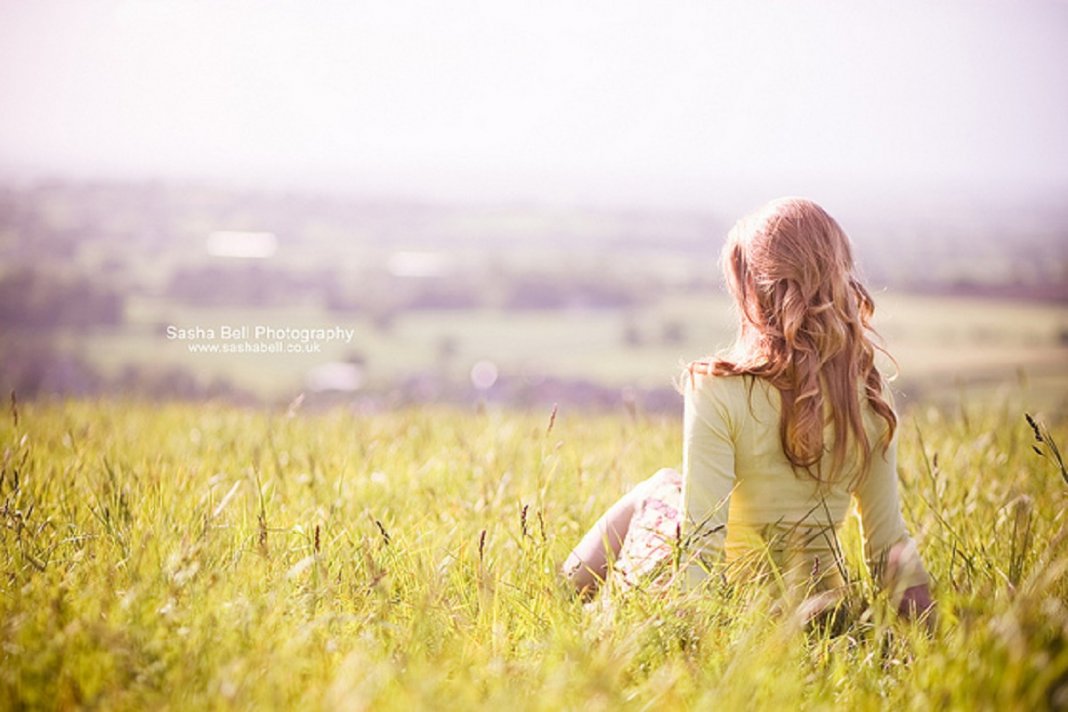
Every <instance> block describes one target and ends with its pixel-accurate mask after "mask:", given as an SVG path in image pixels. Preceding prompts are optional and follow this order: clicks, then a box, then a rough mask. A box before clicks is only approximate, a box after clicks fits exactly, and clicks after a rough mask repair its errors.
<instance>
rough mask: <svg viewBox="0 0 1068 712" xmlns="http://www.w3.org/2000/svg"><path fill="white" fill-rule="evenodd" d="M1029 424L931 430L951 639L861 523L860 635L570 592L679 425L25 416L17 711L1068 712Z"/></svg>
mask: <svg viewBox="0 0 1068 712" xmlns="http://www.w3.org/2000/svg"><path fill="white" fill-rule="evenodd" d="M1028 407H1030V406H1029V404H1028V403H1026V402H1023V401H1022V400H1021V399H1020V396H1019V395H1018V394H1015V395H1012V394H1010V396H1009V397H1007V398H1005V399H1004V400H1002V401H1000V402H997V401H992V402H984V403H983V404H982V405H981V406H970V405H969V404H968V403H965V404H964V405H963V406H962V407H960V408H957V409H954V410H952V411H943V410H937V409H934V408H921V407H916V408H912V409H911V411H910V412H909V413H907V414H906V415H905V417H904V418H903V422H902V431H901V451H900V463H901V482H902V488H903V497H904V509H905V517H906V521H907V522H908V523H909V525H910V527H911V529H912V531H913V533H914V535H915V536H916V537H917V539H918V540H919V542H920V548H921V551H922V553H923V555H924V557H925V559H926V561H927V563H928V566H929V569H930V571H931V573H932V575H933V578H934V579H935V595H936V598H937V601H938V610H939V618H938V622H937V625H936V627H935V629H934V631H933V632H932V633H931V634H930V635H928V634H926V633H925V632H924V629H923V628H922V627H919V626H914V625H910V624H906V623H904V622H902V621H899V620H896V619H895V618H894V617H893V616H890V615H888V611H887V605H886V601H885V600H884V599H883V598H882V597H881V595H880V594H879V593H878V592H876V591H874V590H873V589H872V587H871V585H870V579H869V578H867V577H866V575H865V573H864V571H863V570H862V569H861V568H859V567H858V566H857V563H856V562H857V560H858V557H857V554H856V552H857V550H858V542H857V532H856V526H855V523H854V522H852V521H851V522H850V523H849V524H848V525H847V527H846V528H845V531H844V532H843V533H842V538H843V543H844V549H845V551H846V552H847V555H848V556H849V558H850V561H849V566H850V570H851V571H852V572H853V575H854V577H853V578H854V582H855V583H854V591H853V595H852V599H851V608H850V610H851V615H850V616H849V618H848V620H847V622H846V625H845V627H844V630H842V631H836V633H837V634H833V635H832V634H831V633H830V632H828V631H825V630H823V631H821V630H811V631H805V630H803V629H801V628H800V627H798V626H796V625H793V624H792V623H791V622H790V620H789V618H782V617H777V616H775V615H773V614H772V613H771V606H770V604H769V602H768V599H767V597H766V596H764V595H763V592H762V591H759V590H750V591H734V592H731V591H728V590H719V589H717V590H714V591H712V592H711V593H709V594H708V595H705V596H702V597H700V598H694V597H688V596H686V595H684V594H681V593H672V592H669V593H667V594H666V595H661V596H656V595H651V594H650V595H631V596H625V595H622V594H619V593H618V592H609V593H608V594H607V595H606V596H605V597H604V598H602V599H599V600H598V601H597V602H595V603H593V604H588V605H584V604H583V603H582V602H581V601H579V600H576V599H575V598H574V597H573V596H571V595H569V593H568V591H567V590H566V589H565V587H563V586H562V585H561V583H560V581H559V579H558V577H557V575H556V570H557V567H558V565H559V562H560V561H562V559H563V557H564V556H565V555H566V553H567V551H568V550H569V549H570V547H571V546H572V545H573V544H574V543H575V542H576V541H577V538H578V537H579V536H580V534H581V533H582V531H584V530H585V528H586V527H588V526H589V525H590V524H592V523H593V521H594V520H595V519H596V518H597V516H598V515H599V514H600V512H601V510H602V509H603V508H604V507H606V506H607V505H608V504H610V503H611V501H613V500H614V499H615V498H616V497H617V496H618V495H619V494H620V493H622V492H623V491H624V489H625V488H626V487H627V486H628V485H631V484H634V483H636V482H637V481H639V480H640V479H642V478H644V477H646V476H648V475H649V474H651V473H652V472H653V471H655V470H656V469H657V468H659V467H661V466H678V465H679V461H680V457H681V456H680V435H681V433H680V424H679V423H678V422H677V421H676V420H674V419H660V418H657V417H645V416H641V415H640V414H639V415H638V416H637V417H628V416H626V415H623V414H621V415H619V416H608V415H588V414H584V413H580V412H569V411H567V410H566V409H562V410H561V412H560V413H559V416H558V417H557V418H556V419H555V422H554V424H553V425H552V428H551V430H550V429H549V418H548V415H549V414H548V413H538V414H523V413H516V412H511V411H496V410H493V409H490V410H488V411H483V412H478V413H476V412H467V411H458V410H449V409H439V408H426V409H419V410H408V411H400V412H394V413H386V414H381V415H376V416H373V417H370V416H368V417H364V416H355V415H352V414H349V413H346V412H343V411H340V410H335V411H331V412H328V413H321V414H315V415H309V414H304V413H302V412H299V411H298V412H296V413H285V412H284V411H252V410H238V409H230V408H226V407H221V406H213V405H201V406H188V405H186V406H178V405H174V406H155V405H142V404H137V403H127V402H120V401H103V402H98V403H87V402H67V403H55V404H52V405H49V404H39V405H30V406H26V407H20V408H19V410H18V414H17V418H16V417H14V414H13V413H12V414H8V415H7V416H6V417H5V418H4V419H3V422H2V424H0V443H2V450H3V465H2V471H0V521H2V523H3V527H2V528H0V560H2V561H3V578H2V580H0V661H2V664H0V708H4V709H34V708H48V709H52V708H60V709H66V708H74V707H83V706H84V707H94V708H105V709H231V708H233V709H264V708H267V709H331V710H335V709H353V710H362V709H374V710H380V709H386V710H390V709H396V710H410V709H420V708H430V709H478V708H490V709H501V708H507V709H510V710H517V711H518V710H558V709H576V710H577V709H581V710H591V709H592V710H617V709H633V710H653V709H690V708H692V709H710V708H713V707H715V708H717V709H776V710H778V709H794V708H798V707H802V708H806V709H822V708H828V709H829V708H833V709H862V710H863V709H917V710H929V709H946V708H951V709H992V710H993V709H996V710H1038V709H1045V708H1066V707H1068V645H1066V643H1068V519H1066V514H1065V504H1066V502H1068V481H1066V480H1065V479H1063V478H1062V471H1061V470H1060V469H1059V468H1058V466H1057V464H1056V461H1055V459H1054V458H1053V456H1052V452H1051V450H1050V447H1049V446H1048V445H1047V444H1046V443H1043V442H1036V440H1035V436H1034V434H1033V433H1032V431H1031V429H1030V428H1029V426H1028V425H1027V423H1026V422H1025V420H1024V415H1023V413H1024V410H1025V408H1028ZM1050 425H1051V426H1052V431H1053V439H1054V440H1055V441H1056V442H1058V443H1060V444H1062V445H1063V444H1064V443H1065V442H1068V424H1066V423H1065V422H1058V423H1050ZM1033 446H1035V447H1038V448H1039V452H1041V453H1043V455H1041V456H1040V455H1039V454H1037V453H1036V452H1035V451H1034V450H1033V449H1032V447H1033Z"/></svg>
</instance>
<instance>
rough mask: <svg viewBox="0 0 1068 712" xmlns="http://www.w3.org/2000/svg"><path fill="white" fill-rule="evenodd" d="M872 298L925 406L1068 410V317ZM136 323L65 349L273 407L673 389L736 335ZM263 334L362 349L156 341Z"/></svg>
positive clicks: (504, 319) (446, 321) (663, 308)
mask: <svg viewBox="0 0 1068 712" xmlns="http://www.w3.org/2000/svg"><path fill="white" fill-rule="evenodd" d="M876 299H877V305H878V312H877V317H876V326H877V328H878V329H879V331H880V333H881V334H882V336H883V337H884V339H885V342H886V345H887V347H888V348H889V349H890V351H891V352H892V353H893V354H894V355H895V357H896V358H897V361H898V364H899V367H900V376H901V383H902V384H903V385H905V386H907V387H908V388H913V389H918V390H922V391H923V392H924V393H925V394H931V393H935V392H943V391H947V390H948V391H950V392H956V391H958V390H959V389H960V388H961V387H967V388H969V389H975V390H976V392H989V391H991V390H992V389H996V388H997V387H998V385H999V384H1006V383H1007V384H1016V383H1017V382H1019V381H1020V378H1021V377H1024V378H1025V379H1026V382H1027V383H1028V384H1029V385H1030V387H1032V388H1033V389H1034V390H1035V391H1036V392H1037V393H1038V394H1039V395H1040V397H1041V398H1043V399H1044V400H1045V401H1046V404H1047V405H1048V406H1050V407H1053V406H1058V405H1063V394H1065V390H1064V386H1065V383H1066V381H1068V309H1066V308H1065V307H1064V306H1063V305H1057V304H1040V303H1026V302H1008V301H1006V302H999V301H994V300H987V299H961V298H947V297H928V296H909V295H898V294H880V295H876ZM128 322H129V323H128V325H127V326H126V327H124V328H122V329H121V330H119V331H117V332H98V333H92V334H90V335H88V336H82V335H78V334H73V333H68V334H67V335H66V336H65V338H64V341H63V343H64V345H65V348H67V349H70V350H71V351H77V352H81V353H85V354H87V355H88V357H89V359H90V360H91V361H92V362H93V363H95V364H96V365H97V366H98V367H100V368H101V369H102V370H104V371H106V372H111V373H115V372H118V371H119V370H120V369H121V367H122V365H123V364H125V363H131V362H132V363H138V364H142V365H145V366H149V367H154V368H158V367H161V366H165V365H177V366H182V367H185V368H187V369H189V370H190V371H191V372H193V373H194V374H196V376H197V377H198V378H201V379H203V380H205V381H208V380H211V379H213V378H216V377H222V378H226V379H228V380H230V381H231V382H233V383H234V384H235V385H238V386H240V387H242V388H246V389H249V390H252V391H254V392H256V393H259V394H261V395H263V396H265V397H268V398H275V397H277V398H285V397H288V396H292V395H293V394H295V393H297V392H300V391H301V390H302V389H303V388H304V384H303V379H304V376H305V374H306V372H307V370H308V369H309V368H311V367H313V366H315V365H317V364H319V363H322V362H324V361H329V360H333V359H345V358H349V357H358V358H360V359H362V360H363V362H364V364H365V368H366V376H367V384H368V386H369V387H383V386H386V385H388V384H389V383H392V382H394V381H395V379H397V378H400V377H402V376H405V375H410V374H415V373H419V372H426V373H432V374H440V375H442V376H445V377H448V378H451V379H455V380H459V381H465V380H466V379H467V378H468V373H469V371H470V369H471V366H472V364H474V363H475V362H476V361H478V360H482V359H487V360H490V361H492V362H494V363H495V364H496V365H497V367H498V370H499V372H500V374H501V378H502V379H503V378H510V377H524V378H529V377H539V376H545V375H548V376H561V377H567V378H580V379H588V380H590V381H593V382H596V383H601V384H608V385H614V386H624V385H631V386H637V387H642V388H655V387H664V386H668V385H670V379H671V377H672V376H673V375H674V374H675V373H676V369H677V365H678V363H679V362H680V361H683V360H688V359H691V358H694V357H697V356H700V355H703V354H707V353H709V352H711V351H714V350H716V349H717V348H719V347H721V346H724V345H726V344H728V343H729V342H730V340H731V338H732V336H733V330H734V317H733V315H732V312H731V308H730V306H729V303H728V301H727V299H726V298H725V297H723V296H704V297H695V296H690V295H687V296H676V297H668V298H665V299H663V300H661V301H660V302H659V303H657V304H654V305H651V306H648V307H644V308H640V309H634V310H630V311H622V310H575V311H531V312H503V311H499V310H488V309H480V310H471V311H423V312H407V313H402V314H400V315H399V316H398V318H397V319H396V321H395V322H394V323H393V324H392V326H391V327H390V328H389V329H388V330H381V329H378V328H376V327H375V326H374V325H372V324H371V323H370V322H369V320H368V319H366V318H363V317H359V316H348V315H338V314H329V313H326V312H324V311H322V310H321V309H319V308H317V307H313V306H301V305H296V306H293V307H291V308H286V309H273V308H272V309H270V310H264V311H258V310H252V309H246V310H237V309H234V310H220V309H192V308H188V307H175V306H173V305H171V304H167V303H163V302H159V301H152V300H145V299H131V301H130V304H129V307H128ZM260 323H266V324H271V325H277V326H326V325H335V324H336V325H342V326H345V327H349V328H353V329H355V330H356V336H355V338H354V339H353V342H352V344H351V345H343V344H335V345H332V346H327V348H326V349H325V351H324V352H323V353H322V354H321V355H315V356H312V355H304V354H297V355H279V354H266V355H229V354H227V355H223V354H192V353H189V352H188V351H187V350H186V348H185V347H184V345H183V344H181V343H178V342H168V341H167V340H166V339H165V338H164V337H163V336H162V334H161V332H160V325H161V324H175V325H178V326H181V327H190V326H205V327H208V326H210V327H215V328H218V327H219V326H220V325H222V324H232V325H242V324H260ZM908 388H906V390H908ZM1058 393H1059V394H1061V398H1060V399H1058V398H1057V397H1056V394H1058Z"/></svg>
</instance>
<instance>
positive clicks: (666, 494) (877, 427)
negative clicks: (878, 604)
mask: <svg viewBox="0 0 1068 712" xmlns="http://www.w3.org/2000/svg"><path fill="white" fill-rule="evenodd" d="M721 262H722V266H723V271H724V274H725V276H726V280H727V285H728V288H729V290H730V293H731V295H732V296H733V297H734V301H735V304H736V306H737V310H738V313H739V322H740V323H739V330H738V337H737V339H736V342H735V344H734V347H733V348H732V349H731V350H730V351H729V352H727V353H724V354H721V355H719V356H716V357H712V358H708V359H703V360H698V361H694V362H692V363H690V364H689V365H688V366H687V367H686V369H685V371H684V372H683V373H682V380H681V382H680V383H679V384H678V387H679V390H681V391H682V393H683V395H684V402H685V405H684V419H683V451H682V472H681V473H679V472H678V471H676V470H674V469H670V468H664V469H662V470H660V471H658V472H657V473H656V474H654V475H653V476H652V477H651V478H649V479H648V480H646V481H645V482H643V483H641V484H640V485H638V486H637V487H636V488H634V489H633V490H632V491H630V492H629V493H627V494H626V495H625V496H624V497H623V498H621V499H620V500H619V501H618V502H616V503H615V504H614V505H613V506H612V507H611V508H610V509H609V510H608V512H606V513H605V515H604V516H603V517H602V518H601V519H600V520H599V521H598V522H597V523H596V524H595V525H594V527H593V528H592V529H591V530H590V531H589V532H588V533H587V534H586V536H585V537H584V538H583V539H582V541H581V542H580V543H579V545H578V546H577V547H576V548H575V550H574V551H572V552H571V555H570V556H569V557H568V559H567V562H566V563H565V564H564V570H565V573H566V575H567V576H568V578H569V579H570V581H571V582H572V583H573V584H574V585H575V587H576V589H578V591H580V592H581V593H583V594H584V595H587V596H589V595H592V594H593V593H594V592H595V591H596V590H597V588H598V586H599V585H600V584H601V583H603V582H605V580H606V578H608V579H610V580H611V581H613V582H614V583H615V584H616V585H618V586H620V587H622V588H632V587H635V586H641V585H646V584H657V583H659V584H663V583H665V582H666V581H669V580H673V579H680V580H681V581H682V582H683V583H684V584H686V585H687V586H689V587H692V586H696V585H698V584H700V583H701V582H702V581H703V580H705V579H706V578H707V577H708V576H709V573H710V572H716V573H722V574H723V575H725V577H726V578H727V579H728V580H734V581H742V580H745V581H752V580H755V579H766V580H768V581H775V582H778V585H779V586H781V587H782V590H781V593H782V595H783V597H784V599H785V600H786V601H788V602H792V603H793V604H795V605H801V606H802V608H801V610H802V614H803V615H804V616H805V617H806V618H808V617H811V615H813V614H814V613H816V612H819V611H821V610H824V609H827V608H829V607H831V606H832V605H833V604H834V603H835V602H837V601H838V600H840V598H841V595H842V594H843V592H844V587H845V582H844V579H843V577H842V556H841V551H840V549H839V547H838V540H837V537H836V535H835V533H836V530H837V527H838V526H839V525H840V524H841V523H842V522H843V520H844V519H845V517H846V515H847V512H848V510H849V505H850V502H851V500H855V502H856V507H857V511H858V513H859V515H860V520H861V530H862V535H863V541H864V553H865V557H866V558H867V561H868V565H869V567H870V568H871V571H872V574H873V576H874V577H875V579H876V581H878V582H879V583H880V584H881V585H882V586H884V587H887V588H888V590H889V593H890V596H891V598H892V600H893V601H894V603H895V605H897V607H898V610H900V611H901V612H902V613H903V614H905V615H909V616H912V615H916V614H919V613H923V612H926V611H928V610H929V609H931V608H932V606H933V603H932V601H931V596H930V591H929V579H928V575H927V572H926V570H925V569H924V566H923V563H922V561H921V560H920V557H919V554H918V552H917V550H916V545H915V543H914V541H913V540H912V538H911V537H910V535H909V532H908V531H907V529H906V527H905V522H904V520H903V519H902V517H901V508H900V503H899V499H898V490H897V471H896V451H897V437H896V436H897V424H898V422H897V415H896V413H895V411H894V404H893V399H892V396H891V394H890V389H889V387H888V386H887V384H886V383H885V382H884V380H883V378H882V376H881V375H880V373H879V370H878V369H877V368H876V366H875V361H874V355H875V349H876V348H878V347H877V346H876V345H875V344H874V343H873V342H872V340H871V338H870V337H869V332H870V331H871V325H870V320H871V317H872V314H873V312H874V304H873V302H872V298H871V295H870V294H869V293H868V291H867V290H866V289H865V288H864V286H863V285H862V284H861V283H860V281H859V280H858V278H857V276H856V273H855V269H854V264H853V256H852V251H851V247H850V242H849V238H848V237H847V236H846V234H845V232H843V230H842V228H841V227H839V225H838V223H837V222H836V221H835V220H834V219H833V218H832V217H831V216H830V215H828V214H827V213H826V212H825V211H824V210H823V209H822V208H821V207H820V206H818V205H816V204H815V203H813V202H811V201H809V200H804V199H800V198H783V199H779V200H775V201H772V202H771V203H769V204H768V205H766V206H764V207H763V208H762V209H761V210H759V211H757V212H756V213H754V214H753V215H750V216H748V217H746V218H743V219H742V220H741V221H739V222H738V224H737V225H735V227H734V229H733V230H731V232H730V234H729V236H728V239H727V244H726V246H725V247H724V249H723V253H722V257H721ZM610 560H614V566H612V567H611V573H609V569H610V567H609V561H610Z"/></svg>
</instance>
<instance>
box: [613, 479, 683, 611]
mask: <svg viewBox="0 0 1068 712" xmlns="http://www.w3.org/2000/svg"><path fill="white" fill-rule="evenodd" d="M658 474H659V476H658V477H656V478H654V480H653V481H652V484H651V486H650V487H649V490H648V491H647V492H646V493H645V497H644V498H643V499H642V501H641V502H640V503H639V504H638V505H637V507H636V508H635V510H634V515H633V517H632V519H631V523H630V528H629V529H628V530H627V536H626V537H625V538H624V539H623V546H622V547H621V548H620V551H619V556H618V558H617V559H616V562H615V565H614V566H613V567H612V573H611V579H612V583H613V585H614V586H616V587H618V588H620V589H621V590H630V589H635V588H643V589H644V588H649V587H652V588H656V587H660V586H663V585H666V584H667V583H669V582H670V580H671V577H672V574H673V572H674V570H675V565H676V563H677V562H676V558H677V557H678V555H679V552H681V550H682V546H681V545H682V530H681V527H682V474H681V473H680V472H678V471H677V470H674V469H672V468H664V469H662V470H660V472H659V473H658Z"/></svg>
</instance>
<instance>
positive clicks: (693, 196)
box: [0, 0, 1068, 206]
mask: <svg viewBox="0 0 1068 712" xmlns="http://www.w3.org/2000/svg"><path fill="white" fill-rule="evenodd" d="M1066 68H1068V3H1064V2H1030V1H1027V0H1011V1H1005V2H983V1H981V0H967V1H965V2H939V1H938V0H926V1H924V2H911V1H910V2H902V1H900V0H898V1H895V2H878V3H864V2H842V3H837V2H835V3H807V2H806V3H792V2H774V3H772V2H753V1H749V2H738V3H723V2H711V1H709V0H701V1H699V2H671V1H669V2H653V1H651V0H650V1H649V2H642V3H626V2H619V1H618V0H614V1H612V2H600V1H598V2H587V1H576V0H563V1H556V0H539V1H538V2H521V1H519V0H491V1H488V2H446V1H442V0H426V1H425V2H411V1H403V0H388V1H383V2H358V1H355V0H342V1H338V2H329V1H323V0H317V1H316V2H306V1H305V2H264V1H256V2H235V1H232V0H212V1H209V0H204V1H187V2H162V1H160V0H153V1H151V2H148V1H146V2H121V1H117V0H102V1H89V0H79V1H77V2H74V1H72V2H54V1H41V0H26V1H25V2H17V1H12V0H0V170H4V171H6V172H8V173H9V174H10V173H15V174H18V175H27V174H40V173H41V172H51V173H73V174H77V175H82V176H86V175H106V176H148V175H152V176H162V177H182V178H190V177H194V178H196V177H203V178H210V179H213V180H236V181H240V182H242V183H262V184H266V185H272V186H282V185H287V186H288V185H294V186H310V187H332V188H335V189H339V190H351V189H360V190H367V191H372V192H376V193H401V194H407V195H426V196H431V197H434V196H437V197H460V198H474V199H483V198H489V199H501V198H505V199H507V198H533V199H542V200H565V201H582V200H597V201H602V202H603V201H607V202H630V201H636V202H645V203H650V204H678V205H695V206H700V205H703V204H706V203H707V201H708V198H709V196H710V195H712V194H715V193H716V192H724V191H726V192H730V191H736V192H737V191H742V192H744V191H755V192H756V193H760V194H763V195H772V194H776V193H782V192H792V193H797V192H803V193H806V194H813V193H818V192H819V191H820V190H824V191H826V190H846V189H848V188H850V187H860V188H870V187H883V186H890V187H896V188H898V189H901V190H915V191H918V192H924V191H927V192H930V191H934V192H937V191H943V190H949V189H951V188H952V189H956V188H957V187H960V186H965V187H969V188H970V189H975V190H980V191H987V192H993V191H1001V190H1004V191H1007V192H1008V193H1010V194H1026V193H1027V192H1029V191H1035V192H1036V193H1046V194H1055V193H1056V192H1057V191H1061V192H1062V193H1064V194H1066V195H1068V130H1066V129H1065V127H1066V126H1068V69H1066Z"/></svg>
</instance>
